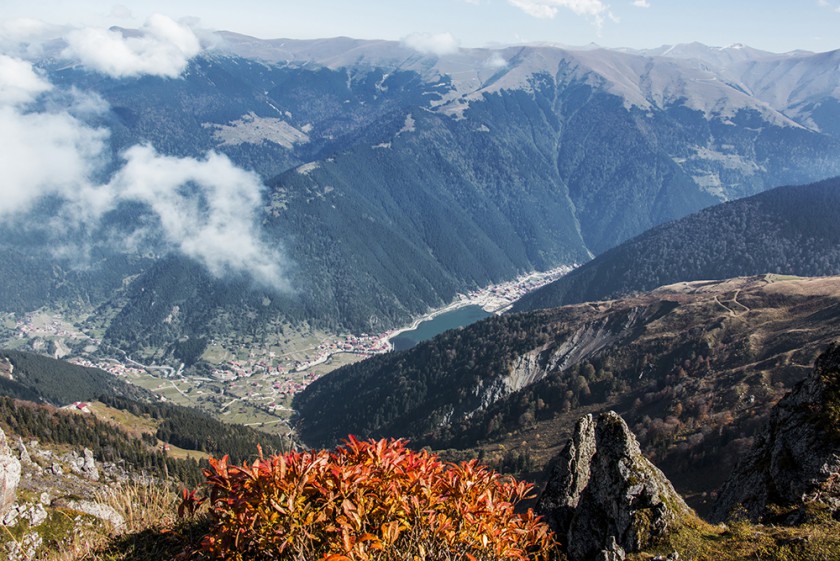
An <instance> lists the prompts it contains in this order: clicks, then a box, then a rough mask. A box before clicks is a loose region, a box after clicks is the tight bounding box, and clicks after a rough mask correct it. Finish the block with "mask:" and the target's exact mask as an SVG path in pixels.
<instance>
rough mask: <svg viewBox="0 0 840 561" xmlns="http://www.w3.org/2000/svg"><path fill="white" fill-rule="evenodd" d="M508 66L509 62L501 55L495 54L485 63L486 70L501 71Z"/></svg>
mask: <svg viewBox="0 0 840 561" xmlns="http://www.w3.org/2000/svg"><path fill="white" fill-rule="evenodd" d="M507 65H508V63H507V61H506V60H505V58H504V57H503V56H502V55H500V54H499V53H493V54H492V55H490V57H489V58H488V59H487V60H485V61H484V66H485V68H492V69H499V68H504V67H505V66H507Z"/></svg>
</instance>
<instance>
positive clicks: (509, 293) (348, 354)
mask: <svg viewBox="0 0 840 561" xmlns="http://www.w3.org/2000/svg"><path fill="white" fill-rule="evenodd" d="M570 270H572V267H568V266H564V267H558V268H555V269H552V270H550V271H545V272H534V273H530V274H527V275H522V276H520V277H518V278H516V279H514V280H511V281H509V282H505V283H500V284H496V285H491V286H488V287H485V288H481V289H476V290H472V291H470V292H467V293H466V294H458V295H457V296H456V297H455V298H454V299H453V301H452V302H451V303H450V304H449V305H447V306H444V307H442V308H439V309H436V310H434V311H432V312H430V313H428V314H426V315H424V316H422V317H419V318H417V319H416V320H415V321H414V322H412V324H411V325H409V326H406V327H403V328H400V329H392V330H388V331H385V332H382V333H378V334H367V333H362V334H359V335H353V334H346V335H342V336H335V335H328V334H322V335H323V336H320V337H319V338H317V340H314V341H313V340H311V338H310V339H307V342H306V343H305V344H304V343H303V342H300V343H299V344H298V345H296V347H297V348H292V349H283V348H280V347H279V346H278V345H276V344H275V345H274V346H271V347H251V348H246V349H241V348H239V349H224V350H225V352H224V354H223V355H222V356H224V358H223V359H221V360H217V361H210V362H211V364H212V367H211V368H210V370H209V375H206V374H205V375H202V376H197V375H184V374H183V371H184V365H180V366H179V367H178V368H174V367H172V366H169V365H154V364H142V363H140V362H137V361H136V360H133V359H131V358H130V357H129V356H128V355H126V354H124V353H122V356H119V357H117V356H114V355H113V353H111V352H106V351H105V349H104V348H103V345H102V344H101V341H100V340H99V339H98V338H96V337H93V336H91V335H89V334H86V333H83V332H82V331H81V330H80V329H78V328H77V327H76V326H74V325H73V324H72V323H71V322H70V321H68V320H65V319H63V318H62V317H61V316H60V315H59V314H49V313H48V312H45V311H39V312H34V313H30V314H26V315H24V316H22V317H19V318H15V320H14V323H13V324H12V322H10V321H8V320H7V322H6V324H7V326H8V327H11V325H14V331H15V332H16V333H15V334H14V338H16V339H17V340H18V341H19V342H20V343H25V342H28V344H29V346H31V347H38V349H37V350H39V351H41V352H47V353H48V354H52V355H53V356H55V357H56V358H61V357H64V356H65V355H68V350H69V348H70V347H71V346H73V347H75V348H77V349H78V348H80V347H81V348H84V349H85V351H87V352H84V353H77V354H76V355H75V356H67V357H66V358H67V359H68V360H69V361H70V362H72V363H74V364H77V365H80V366H85V367H94V368H99V369H102V370H105V371H107V372H109V373H111V374H113V375H114V376H118V377H121V378H125V379H126V380H127V381H129V382H132V383H135V384H137V385H141V386H143V387H145V388H146V389H149V390H151V391H153V392H154V393H156V394H157V395H159V396H160V397H161V398H163V399H167V400H172V401H174V402H178V403H181V404H183V405H192V406H199V407H202V408H204V409H208V410H214V411H215V412H216V413H217V414H220V415H222V416H226V415H231V414H232V413H234V412H236V411H237V410H238V411H239V412H240V413H242V414H243V415H246V417H247V413H248V410H251V411H253V409H256V410H258V411H261V412H264V413H266V414H268V415H271V416H275V415H276V416H279V417H280V418H282V419H288V417H289V416H290V414H291V400H292V398H293V397H294V396H295V395H296V394H298V393H300V392H301V391H303V390H304V389H305V388H306V387H307V386H308V385H309V384H311V383H312V382H314V381H315V380H317V379H318V378H320V377H321V376H323V375H324V374H326V373H328V372H330V371H332V370H335V369H336V368H339V367H341V366H344V365H347V364H351V363H353V362H357V361H359V360H363V359H364V358H367V357H370V356H373V355H378V354H383V353H387V352H391V351H392V350H393V345H392V343H391V339H392V338H393V337H395V336H396V335H398V334H400V333H403V332H405V331H410V330H413V329H416V328H417V326H418V325H420V323H422V322H424V321H429V320H431V319H433V318H435V317H437V316H439V315H441V314H444V313H447V312H450V311H453V310H456V309H458V308H461V307H464V306H470V305H478V306H481V307H482V308H483V309H484V310H486V311H488V312H491V313H497V314H499V313H502V312H504V311H505V310H507V309H508V308H509V307H510V306H511V305H512V303H513V302H514V301H516V300H517V299H518V298H520V297H521V296H522V295H524V294H526V293H528V292H531V291H533V290H536V289H537V288H540V287H541V286H544V285H546V284H548V283H550V282H552V281H554V280H556V279H557V278H559V277H561V276H563V275H565V274H567V273H568V272H569V271H570ZM71 343H72V345H71ZM211 344H213V345H216V346H217V347H219V348H224V345H223V344H222V343H221V342H217V341H212V342H211ZM245 404H247V405H248V406H249V407H245ZM240 421H241V420H240ZM271 422H273V421H271ZM278 422H279V421H278Z"/></svg>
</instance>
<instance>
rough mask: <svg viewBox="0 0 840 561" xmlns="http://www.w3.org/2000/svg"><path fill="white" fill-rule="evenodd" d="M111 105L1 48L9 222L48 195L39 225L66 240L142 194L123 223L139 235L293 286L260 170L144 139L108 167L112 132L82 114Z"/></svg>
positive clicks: (22, 218)
mask: <svg viewBox="0 0 840 561" xmlns="http://www.w3.org/2000/svg"><path fill="white" fill-rule="evenodd" d="M45 96H46V99H45ZM36 102H37V103H36ZM35 107H37V110H36V109H35ZM105 109H107V106H106V104H105V102H104V101H103V100H102V99H101V98H99V97H98V96H96V95H92V94H86V93H84V92H80V91H77V90H74V89H70V90H65V91H56V88H54V87H53V85H52V84H50V82H49V81H48V80H47V79H46V78H45V77H44V76H43V75H42V74H41V73H39V72H38V71H37V69H35V68H33V66H32V64H31V63H29V62H26V61H23V60H21V59H17V58H13V57H8V56H5V55H0V135H2V136H3V137H4V138H7V139H13V141H11V142H7V143H6V144H5V145H4V149H3V150H0V169H2V170H3V181H2V182H0V201H1V202H0V220H2V221H3V223H4V224H5V225H6V226H7V227H9V226H13V227H20V228H25V227H29V228H32V227H33V226H32V223H33V213H32V211H33V210H35V209H36V208H37V207H38V206H39V204H40V203H43V202H45V201H49V202H50V203H51V205H53V211H52V213H51V215H50V218H49V219H45V218H44V216H43V215H39V216H38V220H37V222H36V224H37V226H36V227H37V228H39V229H40V230H39V231H41V233H42V234H43V233H44V231H48V234H47V235H48V236H52V237H51V239H50V241H51V242H54V243H55V244H56V247H58V248H59V249H63V250H66V249H67V248H66V247H62V246H63V245H64V244H66V243H67V241H66V240H67V239H78V238H79V236H81V235H84V234H82V233H83V232H93V231H96V230H97V229H98V227H99V226H101V225H103V224H104V222H103V219H104V218H105V217H106V215H108V213H111V212H112V211H115V210H118V209H119V208H120V206H121V205H124V204H138V203H139V204H141V205H142V206H143V207H144V208H146V209H148V212H147V213H146V214H145V216H144V217H143V221H142V223H141V222H138V223H137V224H128V225H122V226H121V231H124V232H127V234H126V235H128V236H129V237H131V238H132V239H140V240H142V239H147V238H149V239H151V238H154V239H155V240H156V241H157V240H160V239H162V240H163V242H164V244H165V246H166V247H169V248H171V249H172V250H174V251H178V252H180V253H181V254H183V255H185V256H187V257H189V258H191V259H193V260H195V261H197V262H199V263H201V264H202V265H203V266H204V267H206V269H207V270H208V271H209V272H210V273H211V274H212V275H214V276H216V277H223V276H226V275H228V274H231V273H233V274H245V275H248V276H250V277H251V278H252V279H254V280H255V281H256V282H257V283H259V284H261V285H264V286H266V287H272V288H274V289H280V290H283V289H287V288H288V283H287V281H286V279H285V276H284V274H283V273H284V265H285V264H284V261H283V257H282V255H281V253H280V252H279V251H278V250H277V249H276V248H275V247H272V246H270V245H269V244H267V243H266V242H265V241H264V240H263V239H262V237H261V235H260V228H259V222H260V216H261V212H262V208H263V197H262V193H263V189H264V187H263V184H262V182H261V181H260V178H259V177H258V176H257V175H256V174H254V173H252V172H248V171H245V170H243V169H241V168H238V167H237V166H236V165H234V164H233V163H232V162H231V161H230V159H228V158H227V156H224V155H221V154H218V153H215V152H208V153H207V154H205V155H204V156H203V157H201V158H177V157H172V156H167V155H162V154H160V153H158V152H157V151H156V150H155V149H154V148H153V147H152V146H150V145H137V146H134V147H131V148H129V149H128V150H126V151H124V152H123V153H122V155H121V158H122V159H121V161H120V162H118V163H117V165H116V166H115V167H116V168H117V171H116V172H115V173H113V174H112V175H111V176H110V177H109V178H108V177H104V174H105V170H106V169H108V168H109V166H111V169H113V167H114V162H113V161H111V156H110V150H109V147H108V138H109V132H108V131H107V130H106V129H102V128H97V127H93V126H90V125H89V124H87V123H86V122H85V119H86V117H88V116H90V115H96V114H98V113H99V112H101V111H102V110H105ZM56 209H57V210H56ZM39 212H40V211H39ZM150 228H153V230H154V231H153V232H152V231H151V230H150ZM71 234H72V235H71ZM88 242H90V243H101V240H92V239H89V240H88ZM82 243H84V242H82ZM82 249H84V248H82Z"/></svg>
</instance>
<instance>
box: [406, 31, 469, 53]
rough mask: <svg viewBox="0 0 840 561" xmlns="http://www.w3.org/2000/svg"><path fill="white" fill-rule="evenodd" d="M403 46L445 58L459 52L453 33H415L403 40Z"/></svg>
mask: <svg viewBox="0 0 840 561" xmlns="http://www.w3.org/2000/svg"><path fill="white" fill-rule="evenodd" d="M402 42H403V44H404V45H405V46H407V47H409V48H411V49H414V50H415V51H417V52H419V53H422V54H427V55H436V56H444V55H449V54H454V53H457V52H458V48H459V45H458V40H457V39H455V37H454V36H453V35H452V34H451V33H413V34H411V35H409V36H408V37H405V38H404V39H403V40H402Z"/></svg>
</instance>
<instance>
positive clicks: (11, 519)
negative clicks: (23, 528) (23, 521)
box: [3, 504, 20, 526]
mask: <svg viewBox="0 0 840 561" xmlns="http://www.w3.org/2000/svg"><path fill="white" fill-rule="evenodd" d="M19 517H20V509H19V508H18V505H16V504H13V505H12V506H11V508H9V510H8V511H6V514H4V515H3V526H14V525H15V524H17V521H18V518H19Z"/></svg>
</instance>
